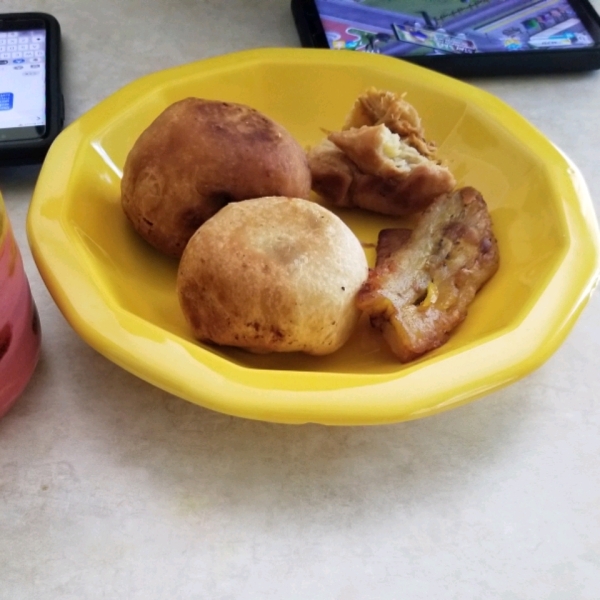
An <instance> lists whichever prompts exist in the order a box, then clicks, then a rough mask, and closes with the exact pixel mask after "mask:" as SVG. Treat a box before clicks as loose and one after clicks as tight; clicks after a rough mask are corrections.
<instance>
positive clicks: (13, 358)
mask: <svg viewBox="0 0 600 600" xmlns="http://www.w3.org/2000/svg"><path fill="white" fill-rule="evenodd" d="M39 351H40V323H39V318H38V314H37V310H36V308H35V304H34V302H33V298H32V297H31V291H30V288H29V282H28V281H27V276H26V275H25V271H24V270H23V261H22V260H21V254H20V252H19V248H18V247H17V244H16V242H15V239H14V236H13V233H12V229H11V227H10V223H9V221H8V215H7V214H6V211H5V209H4V202H3V201H2V197H1V196H0V417H2V416H4V414H6V412H7V411H8V409H9V408H10V407H11V406H12V405H13V404H14V403H15V401H16V400H17V398H18V397H19V396H20V394H21V392H22V391H23V390H24V389H25V386H26V385H27V383H28V382H29V380H30V378H31V376H32V374H33V371H34V370H35V367H36V364H37V361H38V357H39Z"/></svg>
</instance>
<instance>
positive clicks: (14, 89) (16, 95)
mask: <svg viewBox="0 0 600 600" xmlns="http://www.w3.org/2000/svg"><path fill="white" fill-rule="evenodd" d="M45 129H46V30H45V29H43V28H31V29H16V28H15V29H13V30H10V29H9V30H4V29H3V30H1V31H0V139H1V140H15V139H28V138H36V137H40V136H41V135H43V134H44V132H45Z"/></svg>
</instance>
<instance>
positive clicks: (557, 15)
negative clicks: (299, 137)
mask: <svg viewBox="0 0 600 600" xmlns="http://www.w3.org/2000/svg"><path fill="white" fill-rule="evenodd" d="M292 13H293V16H294V20H295V23H296V27H297V29H298V33H299V35H300V41H301V43H302V45H303V46H307V47H317V48H332V49H340V50H352V51H363V52H373V53H376V54H386V55H389V56H394V57H397V58H401V59H404V60H407V61H411V62H414V63H416V64H419V65H422V66H424V67H428V68H430V69H434V70H437V71H441V72H443V73H446V74H449V75H452V76H455V77H471V76H489V75H513V74H534V73H556V72H565V71H589V70H594V69H598V68H600V17H599V16H598V14H597V13H596V11H595V10H594V8H593V6H592V5H591V4H590V3H589V2H588V0H292Z"/></svg>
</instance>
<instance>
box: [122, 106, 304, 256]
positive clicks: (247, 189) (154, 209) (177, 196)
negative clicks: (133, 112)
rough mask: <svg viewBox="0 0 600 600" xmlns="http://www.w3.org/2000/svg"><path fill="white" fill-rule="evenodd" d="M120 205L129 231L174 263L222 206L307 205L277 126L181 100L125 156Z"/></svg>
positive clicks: (295, 155) (289, 146)
mask: <svg viewBox="0 0 600 600" xmlns="http://www.w3.org/2000/svg"><path fill="white" fill-rule="evenodd" d="M121 192H122V204H123V209H124V211H125V214H126V215H127V217H128V218H129V220H130V221H131V222H132V224H133V226H134V227H135V229H136V230H137V231H138V232H139V233H140V235H142V236H143V237H144V238H145V239H146V240H147V241H148V242H149V243H151V244H152V245H154V246H155V247H156V248H158V249H159V250H161V251H162V252H164V253H166V254H169V255H172V256H180V255H181V253H182V252H183V249H184V247H185V244H186V243H187V241H188V240H189V238H190V237H191V235H192V234H193V233H194V232H195V231H196V229H197V228H198V227H199V226H200V225H201V224H202V223H204V222H205V221H206V220H207V219H208V218H210V217H211V216H212V215H214V214H215V213H216V212H217V211H218V210H219V209H221V208H222V207H223V206H225V205H226V204H228V203H229V202H233V201H238V200H243V199H247V198H257V197H261V196H269V195H286V196H297V197H301V198H307V197H308V195H309V193H310V172H309V170H308V164H307V160H306V156H305V153H304V151H303V149H302V147H301V146H300V145H299V144H298V143H297V142H296V140H294V139H293V137H292V136H291V135H290V134H289V133H288V132H287V131H286V130H285V129H284V128H283V127H281V126H280V125H279V124H277V123H275V122H274V121H272V120H271V119H269V118H268V117H266V116H265V115H263V114H261V113H260V112H258V111H256V110H254V109H252V108H250V107H248V106H244V105H240V104H234V103H230V102H217V101H211V100H203V99H200V98H187V99H185V100H181V101H179V102H176V103H174V104H172V105H171V106H169V107H168V108H167V109H166V110H165V111H163V113H161V114H160V115H159V116H158V117H157V118H156V119H155V121H154V122H153V123H151V125H150V126H149V127H148V128H147V129H146V130H145V131H144V132H143V133H142V134H141V135H140V136H139V138H138V140H137V141H136V143H135V144H134V146H133V148H132V149H131V151H130V153H129V155H128V156H127V159H126V162H125V166H124V168H123V179H122V182H121Z"/></svg>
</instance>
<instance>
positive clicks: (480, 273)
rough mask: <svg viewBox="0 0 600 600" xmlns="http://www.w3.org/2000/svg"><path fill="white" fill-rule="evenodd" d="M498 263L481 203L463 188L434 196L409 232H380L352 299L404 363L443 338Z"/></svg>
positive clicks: (457, 321)
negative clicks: (366, 272)
mask: <svg viewBox="0 0 600 600" xmlns="http://www.w3.org/2000/svg"><path fill="white" fill-rule="evenodd" d="M498 264H499V253H498V244H497V242H496V238H495V237H494V233H493V231H492V222H491V218H490V215H489V213H488V210H487V206H486V203H485V201H484V199H483V198H482V196H481V194H480V193H479V192H478V191H477V190H475V189H473V188H470V187H467V188H463V189H461V190H458V191H456V192H454V193H453V194H448V195H444V196H440V197H438V198H437V199H436V200H435V201H434V202H433V203H432V204H431V206H430V207H429V208H428V209H427V210H426V211H425V212H424V213H423V215H422V216H421V217H420V218H419V221H418V222H417V225H416V226H415V229H414V230H412V232H410V231H409V230H406V229H388V230H383V231H382V232H381V234H380V237H379V240H378V247H377V262H376V265H375V268H373V269H371V271H370V273H369V277H368V279H367V281H366V282H365V284H364V285H363V286H362V288H361V290H360V292H359V294H358V296H357V305H358V307H359V308H360V309H361V310H363V311H364V312H366V313H367V314H368V315H369V318H370V321H371V324H372V325H373V326H374V327H375V328H377V329H379V330H381V332H382V333H383V336H384V338H385V340H386V341H387V343H388V344H389V346H390V347H391V349H392V351H393V352H394V354H396V355H397V356H398V358H399V359H400V360H401V361H402V362H408V361H410V360H413V359H415V358H417V357H418V356H420V355H422V354H423V353H425V352H427V351H429V350H433V349H434V348H437V347H439V346H441V345H442V344H444V343H445V342H446V341H447V340H448V337H449V336H450V333H451V332H452V330H453V329H454V328H455V327H456V326H457V325H459V324H460V323H461V322H462V321H463V320H464V319H465V317H466V315H467V309H468V306H469V304H470V303H471V302H472V301H473V298H474V297H475V294H476V293H477V291H478V290H479V289H480V288H481V286H482V285H483V284H484V283H485V282H486V281H488V280H489V279H490V277H492V275H494V273H495V272H496V270H497V269H498Z"/></svg>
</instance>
